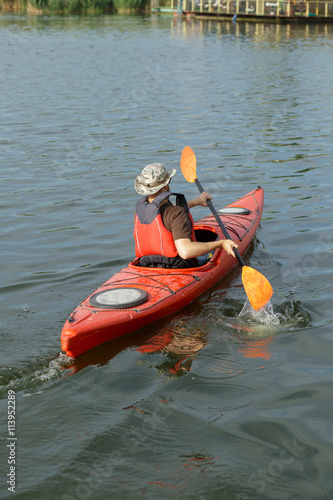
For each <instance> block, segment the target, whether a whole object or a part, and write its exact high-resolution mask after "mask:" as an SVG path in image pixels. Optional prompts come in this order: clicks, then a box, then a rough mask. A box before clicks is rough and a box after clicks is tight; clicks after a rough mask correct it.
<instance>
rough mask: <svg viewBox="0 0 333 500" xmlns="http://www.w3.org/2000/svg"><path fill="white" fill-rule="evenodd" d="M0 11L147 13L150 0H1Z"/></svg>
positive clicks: (30, 12) (35, 12)
mask: <svg viewBox="0 0 333 500" xmlns="http://www.w3.org/2000/svg"><path fill="white" fill-rule="evenodd" d="M0 12H24V13H26V14H35V15H39V14H40V15H41V14H51V13H52V14H146V13H149V12H150V0H0Z"/></svg>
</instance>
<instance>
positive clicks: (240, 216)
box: [61, 187, 264, 357]
mask: <svg viewBox="0 0 333 500" xmlns="http://www.w3.org/2000/svg"><path fill="white" fill-rule="evenodd" d="M263 202H264V190H263V189H262V188H260V187H258V188H257V189H255V190H254V191H251V192H250V193H249V194H247V195H245V196H244V197H242V198H240V199H238V200H237V201H235V202H234V203H231V204H230V205H228V206H227V207H225V209H226V210H222V211H221V212H220V213H219V217H220V218H221V220H222V222H223V225H224V226H225V227H226V228H227V230H228V233H229V235H230V238H231V239H232V240H233V241H235V242H236V243H237V244H238V251H239V253H240V255H241V256H243V255H244V254H245V252H246V250H247V249H248V247H249V245H250V243H251V241H252V239H253V237H254V235H255V232H256V230H257V228H258V225H259V222H260V219H261V214H262V209H263ZM240 208H242V209H243V210H240ZM233 209H234V212H235V213H232V212H233ZM226 212H227V213H226ZM194 228H195V233H196V238H197V240H198V241H213V240H215V239H216V237H218V238H219V239H221V238H223V233H222V230H221V228H220V226H219V224H218V223H217V221H216V220H215V217H214V216H212V215H209V216H207V217H205V218H203V219H201V220H200V221H198V222H195V223H194ZM235 265H237V260H236V259H235V258H234V257H232V256H231V255H227V254H226V252H225V251H224V250H223V249H217V250H215V252H214V254H213V256H212V257H211V259H210V260H209V261H208V262H207V263H206V264H205V265H203V266H201V267H195V268H187V269H161V268H148V267H141V266H140V265H139V261H138V259H135V260H134V261H132V262H130V263H129V264H128V266H126V267H125V268H124V269H122V270H120V271H119V272H117V273H116V274H115V275H114V276H112V277H111V278H109V279H108V280H107V281H106V282H105V283H103V284H102V285H101V286H100V287H99V288H98V289H97V290H95V291H94V292H93V293H92V294H91V295H89V296H88V297H87V298H86V299H85V300H83V301H82V302H81V304H79V306H78V307H77V308H76V309H75V310H74V311H73V312H72V313H71V315H70V316H69V318H68V319H67V321H66V323H65V325H64V327H63V329H62V333H61V348H62V350H63V351H65V352H66V354H67V355H68V356H71V357H77V356H79V355H80V354H82V353H83V352H85V351H88V350H89V349H92V348H93V347H95V346H97V345H99V344H102V343H103V342H107V341H109V340H112V339H115V338H117V337H121V336H123V335H126V334H128V333H131V332H134V331H135V330H138V329H139V328H142V327H144V326H147V325H148V324H150V323H152V322H154V321H156V320H158V319H161V318H164V317H166V316H168V315H170V314H173V313H175V312H177V311H180V310H181V309H183V308H184V307H185V306H186V305H187V304H189V303H190V302H192V301H193V300H195V299H196V298H197V297H198V296H199V295H201V294H203V293H204V292H205V291H207V290H208V289H209V288H211V287H212V286H213V285H215V284H216V283H217V282H218V281H219V280H220V279H222V278H223V277H224V276H225V275H226V274H227V273H228V272H229V271H230V270H231V269H232V268H233V267H234V266H235Z"/></svg>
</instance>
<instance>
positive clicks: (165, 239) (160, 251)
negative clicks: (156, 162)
mask: <svg viewBox="0 0 333 500" xmlns="http://www.w3.org/2000/svg"><path fill="white" fill-rule="evenodd" d="M172 194H174V195H175V196H176V205H177V206H182V207H184V208H185V210H186V211H187V212H188V215H189V218H190V220H191V223H192V234H191V240H192V241H195V235H194V226H193V219H192V216H191V214H190V211H189V209H188V206H187V203H186V200H185V196H184V195H182V194H176V193H170V191H164V192H163V193H160V194H159V195H158V196H156V198H155V199H154V200H153V201H152V202H151V203H149V202H148V198H146V197H144V198H141V199H140V200H139V201H138V202H137V204H136V210H135V212H136V216H135V224H134V239H135V254H136V256H137V257H139V258H140V257H145V256H150V255H151V256H155V255H160V256H164V257H166V258H168V259H172V258H174V257H177V256H178V252H177V248H176V245H175V242H174V240H173V236H172V232H171V231H169V230H168V229H167V228H166V227H165V226H164V224H163V221H162V216H161V208H160V205H161V203H162V201H164V200H165V199H166V198H168V197H169V196H171V195H172ZM159 260H161V259H159ZM162 260H163V259H162ZM168 262H169V261H168ZM169 263H170V262H169ZM190 267H193V266H190Z"/></svg>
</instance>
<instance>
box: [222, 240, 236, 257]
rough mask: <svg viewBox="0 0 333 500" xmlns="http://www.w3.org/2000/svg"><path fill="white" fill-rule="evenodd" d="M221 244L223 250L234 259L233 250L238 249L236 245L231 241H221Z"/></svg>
mask: <svg viewBox="0 0 333 500" xmlns="http://www.w3.org/2000/svg"><path fill="white" fill-rule="evenodd" d="M221 242H222V247H223V250H225V251H226V252H227V254H228V255H232V256H233V257H236V255H235V252H234V248H238V245H237V243H235V242H234V241H232V240H221Z"/></svg>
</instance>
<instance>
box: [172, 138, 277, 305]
mask: <svg viewBox="0 0 333 500" xmlns="http://www.w3.org/2000/svg"><path fill="white" fill-rule="evenodd" d="M180 167H181V170H182V173H183V176H184V177H185V179H186V180H187V181H188V182H194V183H195V184H196V186H197V188H198V189H199V191H200V193H202V192H203V191H204V189H203V187H202V185H201V184H200V182H199V180H198V178H197V173H196V169H197V159H196V156H195V154H194V151H193V150H192V149H191V148H190V147H189V146H186V147H185V148H184V149H183V152H182V156H181V160H180ZM207 205H208V206H209V208H210V210H211V212H212V214H213V215H214V217H215V219H216V222H217V223H218V225H219V226H220V228H221V230H222V232H223V234H224V236H225V237H226V239H230V236H229V234H228V231H227V230H226V228H225V226H224V225H223V222H222V221H221V218H220V217H219V215H218V213H217V211H216V210H215V208H214V206H213V204H212V202H211V201H210V200H207ZM234 253H235V255H236V258H237V260H238V262H239V263H240V265H241V266H242V281H243V286H244V289H245V292H246V295H247V296H248V299H249V301H250V304H251V306H252V307H253V309H255V310H256V311H258V310H259V309H261V308H262V307H264V306H265V305H266V304H267V302H268V301H269V299H270V298H271V296H272V295H273V288H272V286H271V284H270V282H269V281H268V279H267V278H265V276H263V275H262V274H261V273H259V271H256V270H255V269H252V268H251V267H249V266H246V265H245V263H244V261H243V259H242V257H241V255H240V253H239V251H238V250H237V248H234Z"/></svg>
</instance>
